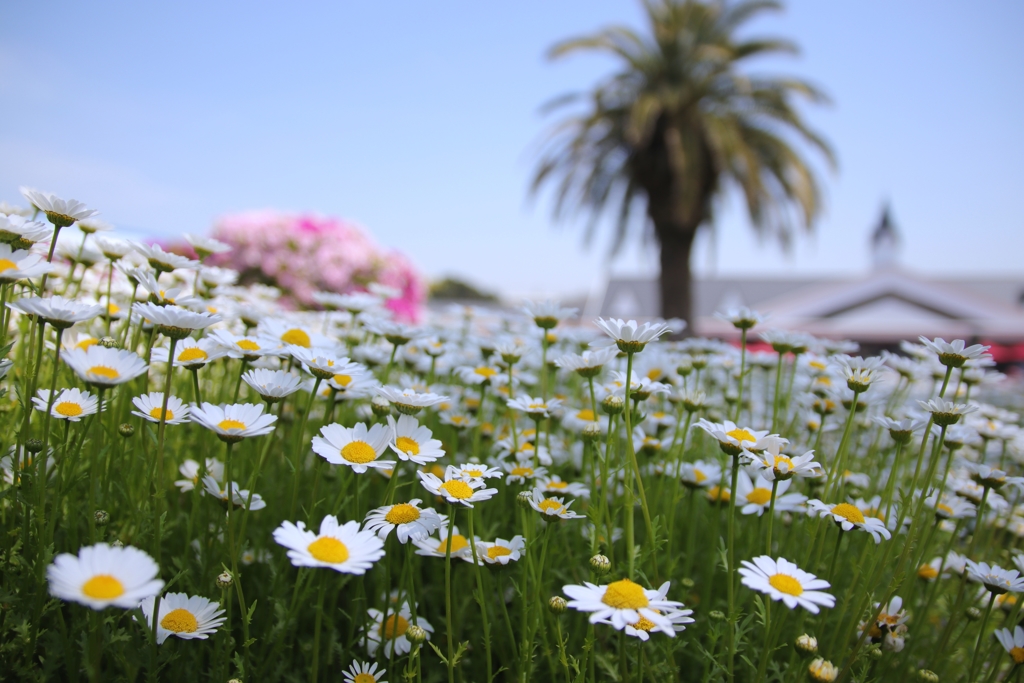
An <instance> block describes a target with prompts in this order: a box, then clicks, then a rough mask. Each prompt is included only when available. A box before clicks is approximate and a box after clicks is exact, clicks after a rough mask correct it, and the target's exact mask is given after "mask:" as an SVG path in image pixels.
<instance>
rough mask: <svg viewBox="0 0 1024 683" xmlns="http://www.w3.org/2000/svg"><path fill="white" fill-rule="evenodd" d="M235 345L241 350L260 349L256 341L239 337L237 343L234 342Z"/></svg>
mask: <svg viewBox="0 0 1024 683" xmlns="http://www.w3.org/2000/svg"><path fill="white" fill-rule="evenodd" d="M236 346H238V348H240V349H242V350H243V351H259V350H260V345H259V344H257V343H256V342H254V341H252V340H251V339H240V340H239V341H238V343H237V344H236Z"/></svg>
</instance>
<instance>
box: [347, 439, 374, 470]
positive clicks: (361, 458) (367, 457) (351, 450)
mask: <svg viewBox="0 0 1024 683" xmlns="http://www.w3.org/2000/svg"><path fill="white" fill-rule="evenodd" d="M341 457H343V458H345V459H346V460H348V461H349V462H354V463H357V464H359V465H363V464H365V463H368V462H373V461H374V460H376V459H377V451H375V450H373V446H371V445H370V444H368V443H366V442H365V441H353V442H351V443H347V444H345V447H344V448H342V449H341Z"/></svg>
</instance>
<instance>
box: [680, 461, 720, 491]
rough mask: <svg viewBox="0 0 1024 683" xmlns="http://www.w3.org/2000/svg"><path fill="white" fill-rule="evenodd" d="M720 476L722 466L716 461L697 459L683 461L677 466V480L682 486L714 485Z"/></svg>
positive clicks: (698, 487) (703, 486)
mask: <svg viewBox="0 0 1024 683" xmlns="http://www.w3.org/2000/svg"><path fill="white" fill-rule="evenodd" d="M721 478H722V468H721V467H719V466H718V464H717V463H713V462H706V461H704V460H698V461H697V462H693V463H689V462H684V463H682V464H681V465H680V466H679V480H680V481H681V482H682V483H683V486H686V487H687V488H691V489H700V488H708V487H709V486H716V485H718V482H719V481H720V480H721Z"/></svg>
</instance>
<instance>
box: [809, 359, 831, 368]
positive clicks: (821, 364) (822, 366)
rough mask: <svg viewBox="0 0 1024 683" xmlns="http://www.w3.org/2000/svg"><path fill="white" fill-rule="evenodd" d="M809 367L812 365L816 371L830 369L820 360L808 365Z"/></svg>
mask: <svg viewBox="0 0 1024 683" xmlns="http://www.w3.org/2000/svg"><path fill="white" fill-rule="evenodd" d="M808 365H810V366H811V367H812V368H814V369H815V370H825V369H826V368H827V367H828V366H827V365H825V364H824V363H822V362H821V361H820V360H812V361H811V362H810V363H808Z"/></svg>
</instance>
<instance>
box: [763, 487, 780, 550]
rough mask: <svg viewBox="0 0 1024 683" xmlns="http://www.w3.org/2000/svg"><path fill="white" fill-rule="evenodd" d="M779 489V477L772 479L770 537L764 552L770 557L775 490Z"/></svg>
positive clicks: (769, 516)
mask: <svg viewBox="0 0 1024 683" xmlns="http://www.w3.org/2000/svg"><path fill="white" fill-rule="evenodd" d="M778 489H779V480H778V478H776V479H772V498H771V502H770V503H769V504H768V534H767V537H768V538H767V539H766V541H765V551H764V554H765V555H768V556H769V557H770V556H771V554H772V524H773V523H774V522H775V492H776V491H778Z"/></svg>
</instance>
